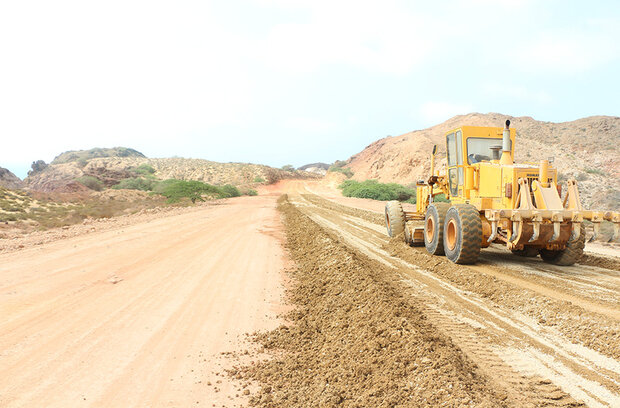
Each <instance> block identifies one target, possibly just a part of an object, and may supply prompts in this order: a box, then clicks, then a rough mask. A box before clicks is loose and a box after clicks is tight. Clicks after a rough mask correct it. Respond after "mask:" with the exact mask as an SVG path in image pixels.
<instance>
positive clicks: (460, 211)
mask: <svg viewBox="0 0 620 408" xmlns="http://www.w3.org/2000/svg"><path fill="white" fill-rule="evenodd" d="M450 220H454V223H455V224H456V242H455V245H454V248H453V249H450V247H449V246H448V225H449V223H450ZM443 240H444V244H443V246H444V251H445V253H446V258H448V259H449V260H451V261H452V262H454V263H457V264H473V263H475V262H476V261H477V260H478V256H480V246H481V245H482V221H481V220H480V212H479V211H478V209H477V208H476V207H474V206H473V205H469V204H463V205H455V206H452V207H450V209H449V210H448V212H447V213H446V220H445V222H444V232H443Z"/></svg>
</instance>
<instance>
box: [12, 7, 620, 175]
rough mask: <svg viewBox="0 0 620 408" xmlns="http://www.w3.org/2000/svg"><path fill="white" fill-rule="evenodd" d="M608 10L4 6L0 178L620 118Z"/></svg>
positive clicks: (619, 72) (618, 42)
mask: <svg viewBox="0 0 620 408" xmlns="http://www.w3.org/2000/svg"><path fill="white" fill-rule="evenodd" d="M619 76H620V2H618V1H553V0H549V1H545V0H539V1H519V0H504V1H502V0H474V1H464V0H463V1H456V0H455V1H428V0H426V1H372V2H367V1H338V0H329V1H320V0H302V1H294V0H248V1H234V0H229V1H223V0H222V1H180V0H176V1H166V2H164V1H154V0H149V1H128V0H123V1H110V0H107V1H98V2H94V1H86V0H80V1H72V2H70V1H2V2H0V136H1V138H2V143H1V144H0V166H1V167H8V168H9V169H11V170H12V171H13V172H15V173H16V174H17V175H18V176H21V177H23V176H25V174H26V171H27V170H28V168H29V166H30V163H31V162H32V161H33V160H36V159H43V160H45V161H47V162H49V161H50V160H51V159H52V158H53V157H54V156H55V155H57V154H58V153H60V152H62V151H65V150H76V149H86V148H91V147H106V146H110V147H111V146H126V147H132V148H135V149H137V150H139V151H141V152H143V153H144V154H146V155H147V156H149V157H170V156H175V155H176V156H182V157H196V158H204V159H209V160H215V161H224V162H227V161H243V162H255V163H264V164H269V165H272V166H278V167H279V166H282V165H284V164H289V163H290V164H293V165H295V166H299V165H303V164H306V163H309V162H315V161H325V162H332V161H334V160H336V159H346V158H348V157H349V156H350V155H352V154H354V153H357V152H359V151H360V150H361V149H363V148H364V147H365V146H366V145H368V144H369V143H370V142H372V141H374V140H376V139H379V138H381V137H384V136H386V135H397V134H402V133H405V132H408V131H410V130H414V129H420V128H424V127H428V126H431V125H433V124H436V123H439V122H441V121H443V120H445V119H448V118H449V117H451V116H453V115H456V114H463V113H468V112H472V111H477V112H501V113H506V114H511V115H528V116H532V117H534V118H536V119H539V120H546V121H555V122H558V121H566V120H574V119H577V118H580V117H584V116H590V115H615V116H617V115H619V112H620V80H619Z"/></svg>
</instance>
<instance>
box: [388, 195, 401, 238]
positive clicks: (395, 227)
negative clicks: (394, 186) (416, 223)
mask: <svg viewBox="0 0 620 408" xmlns="http://www.w3.org/2000/svg"><path fill="white" fill-rule="evenodd" d="M385 227H386V228H387V233H388V235H389V236H390V238H394V237H395V236H397V235H398V234H400V233H402V232H403V231H404V230H405V212H404V211H403V207H402V205H401V204H400V202H398V201H388V202H387V204H386V205H385Z"/></svg>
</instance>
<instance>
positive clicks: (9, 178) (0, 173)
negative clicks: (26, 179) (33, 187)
mask: <svg viewBox="0 0 620 408" xmlns="http://www.w3.org/2000/svg"><path fill="white" fill-rule="evenodd" d="M23 186H24V183H23V182H22V181H21V179H20V178H19V177H17V176H16V175H15V174H13V173H11V172H10V171H9V170H8V169H5V168H3V167H0V187H4V188H9V189H19V188H22V187H23Z"/></svg>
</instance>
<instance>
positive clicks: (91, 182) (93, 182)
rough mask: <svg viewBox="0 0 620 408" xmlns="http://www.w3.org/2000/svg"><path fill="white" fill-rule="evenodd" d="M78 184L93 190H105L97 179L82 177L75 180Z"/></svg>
mask: <svg viewBox="0 0 620 408" xmlns="http://www.w3.org/2000/svg"><path fill="white" fill-rule="evenodd" d="M75 181H77V182H78V183H80V184H82V185H84V186H86V187H88V188H90V189H91V190H95V191H101V190H103V183H102V182H101V180H99V179H98V178H97V177H93V176H82V177H78V178H76V179H75Z"/></svg>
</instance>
